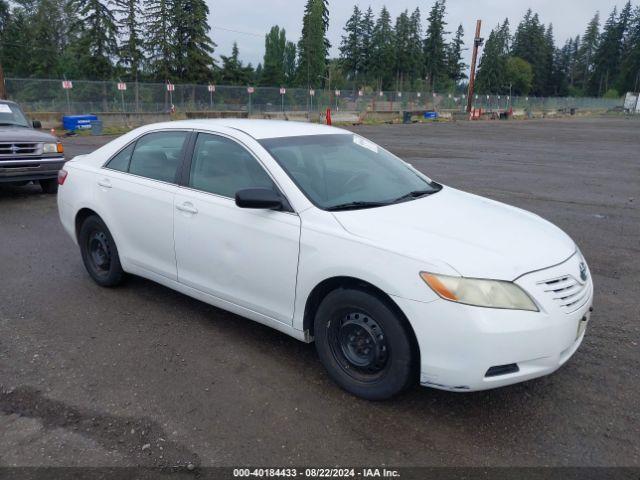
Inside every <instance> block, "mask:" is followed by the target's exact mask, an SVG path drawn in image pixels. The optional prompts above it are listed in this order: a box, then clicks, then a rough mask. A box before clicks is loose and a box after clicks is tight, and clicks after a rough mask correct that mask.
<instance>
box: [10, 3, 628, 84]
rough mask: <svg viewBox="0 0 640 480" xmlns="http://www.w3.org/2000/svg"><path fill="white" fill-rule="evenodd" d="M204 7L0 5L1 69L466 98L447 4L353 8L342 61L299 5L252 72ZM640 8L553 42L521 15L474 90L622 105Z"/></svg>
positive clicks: (494, 37)
mask: <svg viewBox="0 0 640 480" xmlns="http://www.w3.org/2000/svg"><path fill="white" fill-rule="evenodd" d="M210 14H211V12H210V11H209V8H208V6H207V4H206V2H205V0H13V1H12V2H11V3H9V2H8V1H7V0H0V62H1V63H2V66H3V69H4V71H5V73H6V74H7V75H12V76H19V77H39V78H61V77H65V76H66V77H67V78H73V79H92V80H107V79H108V80H112V79H116V78H121V79H123V80H125V81H159V82H164V81H172V82H184V83H220V84H227V85H262V86H292V87H294V86H299V87H310V88H320V87H322V86H326V87H331V88H353V89H356V88H358V89H368V90H371V91H373V90H378V89H382V90H398V91H402V90H430V91H438V92H447V91H448V92H454V91H456V90H457V91H464V90H465V89H466V79H467V74H466V72H467V68H468V66H467V65H466V64H465V62H464V61H463V51H464V50H465V46H464V40H463V37H464V30H463V27H462V25H459V26H457V28H455V31H449V30H448V24H447V21H446V0H435V1H434V3H433V4H432V5H431V8H430V9H429V11H428V14H427V15H426V18H424V20H423V16H422V12H421V11H420V9H419V8H415V9H414V10H413V11H411V12H410V11H409V10H405V11H403V12H401V13H400V15H399V16H398V17H396V18H395V19H393V18H392V17H391V14H390V13H389V10H388V9H387V8H386V7H383V8H382V9H381V10H380V12H378V13H377V14H376V13H374V12H373V10H372V9H371V7H369V8H367V9H366V10H361V9H360V8H359V7H358V6H354V8H353V12H352V14H351V16H350V17H349V19H348V20H347V22H346V24H345V25H344V29H343V35H342V38H341V41H340V45H339V52H340V54H339V56H338V58H330V56H329V50H330V48H331V44H330V42H329V40H328V38H327V30H328V26H329V4H328V0H307V2H306V5H305V9H304V14H303V18H302V34H301V37H300V38H299V39H298V40H297V41H294V40H293V39H288V38H287V34H286V31H285V30H284V29H283V28H280V27H279V26H278V25H275V26H273V27H271V29H270V30H269V32H268V33H267V34H266V35H265V52H264V58H263V61H262V62H261V63H259V64H258V65H257V66H256V67H254V66H253V65H252V64H251V63H245V62H243V61H242V60H241V58H240V51H239V48H238V45H237V43H234V45H233V48H232V51H231V53H230V54H229V55H219V59H215V58H214V53H215V49H216V47H217V46H216V44H215V43H214V41H213V39H212V37H211V32H210V26H209V16H210ZM639 83H640V7H635V8H634V7H633V6H632V5H631V2H630V1H629V2H628V3H627V4H626V5H625V6H624V7H623V9H622V10H620V11H619V12H618V10H617V9H615V8H614V9H613V11H612V12H611V13H610V15H609V17H608V18H607V20H606V21H605V22H604V25H602V26H601V25H600V17H599V14H596V15H595V16H594V17H593V19H592V20H591V22H589V24H588V26H587V27H586V29H585V32H584V34H583V35H580V36H577V37H575V38H571V39H569V40H568V41H567V42H566V43H565V44H564V45H563V46H562V47H558V46H556V44H555V39H554V35H553V26H552V25H544V24H543V23H542V22H541V20H540V17H539V15H538V14H537V13H533V12H532V11H531V10H528V11H527V12H526V14H525V15H524V18H523V19H522V20H521V21H520V23H519V24H518V25H517V27H516V29H515V31H514V33H513V34H511V31H510V25H509V21H508V20H505V21H504V22H503V23H501V24H500V25H497V26H496V27H495V28H494V29H493V30H492V31H491V33H490V34H489V36H488V38H487V40H486V42H485V45H484V48H483V51H482V56H481V58H480V62H479V67H478V76H477V88H476V91H477V92H478V93H491V94H499V93H507V92H509V91H510V92H512V93H513V94H523V95H527V94H530V95H541V96H542V95H544V96H552V95H560V96H565V95H572V96H581V95H590V96H601V95H608V96H614V95H615V96H618V95H620V94H623V93H624V92H626V91H627V90H636V91H637V90H638V88H640V86H639Z"/></svg>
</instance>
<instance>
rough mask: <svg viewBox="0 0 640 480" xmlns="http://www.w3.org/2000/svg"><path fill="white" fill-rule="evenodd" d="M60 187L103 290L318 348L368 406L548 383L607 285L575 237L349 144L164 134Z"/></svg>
mask: <svg viewBox="0 0 640 480" xmlns="http://www.w3.org/2000/svg"><path fill="white" fill-rule="evenodd" d="M58 183H59V193H58V207H59V212H60V219H61V221H62V224H63V225H64V227H65V229H66V231H67V232H68V233H69V235H70V236H71V238H72V239H73V240H74V242H76V243H77V245H78V246H79V250H80V253H81V256H82V260H83V262H84V265H85V267H86V269H87V271H88V273H89V275H90V276H91V277H92V278H93V280H94V281H95V282H97V283H98V284H99V285H102V286H104V287H113V286H116V285H118V284H120V283H121V282H122V281H123V280H124V279H125V278H126V276H127V275H128V274H132V275H138V276H141V277H145V278H147V279H150V280H152V281H155V282H158V283H160V284H162V285H165V286H167V287H169V288H172V289H175V290H177V291H179V292H182V293H184V294H186V295H189V296H192V297H194V298H197V299H199V300H202V301H204V302H207V303H209V304H212V305H215V306H217V307H220V308H222V309H225V310H228V311H231V312H234V313H236V314H238V315H241V316H244V317H247V318H249V319H251V320H254V321H257V322H260V323H263V324H265V325H268V326H270V327H273V328H275V329H277V330H279V331H281V332H284V333H286V334H288V335H291V336H293V337H295V338H297V339H299V340H302V341H305V342H312V341H313V342H315V347H316V350H317V352H318V357H319V359H320V362H321V363H322V364H323V365H324V367H325V368H326V370H327V372H328V374H329V375H330V377H331V378H332V379H333V380H334V381H335V382H336V383H337V384H338V385H340V386H341V387H342V388H344V389H345V390H347V391H349V392H351V393H353V394H355V395H358V396H360V397H363V398H367V399H372V400H376V399H385V398H389V397H391V396H393V395H395V394H397V393H398V392H400V391H402V390H403V389H405V388H406V387H408V386H410V385H412V384H415V383H418V382H419V383H420V384H422V385H424V386H429V387H435V388H439V389H445V390H451V391H459V392H469V391H474V390H484V389H490V388H495V387H500V386H504V385H509V384H513V383H516V382H521V381H524V380H529V379H532V378H536V377H540V376H543V375H547V374H550V373H552V372H554V371H555V370H556V369H558V368H559V367H560V366H561V365H562V364H564V363H565V362H566V361H567V360H568V359H569V358H570V357H571V356H572V355H573V353H574V352H575V351H576V350H577V348H578V347H579V345H580V343H581V342H582V340H583V338H584V335H585V330H586V326H587V323H588V320H589V316H590V312H591V304H592V298H593V284H592V280H591V275H590V272H589V269H588V267H587V264H586V262H585V259H584V258H583V256H582V254H581V253H580V250H579V249H578V247H577V246H576V244H575V243H574V242H573V241H572V240H571V238H569V237H568V236H567V235H566V234H565V233H564V232H562V231H561V230H560V229H559V228H557V227H555V226H554V225H552V224H551V223H549V222H547V221H545V220H543V219H542V218H540V217H539V216H537V215H534V214H532V213H529V212H526V211H524V210H521V209H518V208H515V207H511V206H508V205H505V204H502V203H499V202H496V201H492V200H489V199H486V198H482V197H479V196H476V195H472V194H469V193H465V192H462V191H460V190H457V189H455V188H452V187H449V186H446V185H442V184H440V183H438V182H436V181H434V180H432V179H431V178H429V177H427V176H425V175H424V174H423V173H421V172H420V171H418V170H417V169H415V168H414V167H412V166H411V165H410V164H408V163H405V162H404V161H402V160H401V159H399V158H398V157H396V156H394V155H393V154H391V153H389V152H388V151H386V150H385V149H384V148H382V147H380V146H378V145H376V144H375V143H373V142H371V141H369V140H367V139H366V138H363V137H361V136H359V135H357V134H354V133H352V132H349V131H345V130H341V129H338V128H332V127H327V126H322V125H315V124H306V123H295V122H280V121H267V120H238V119H235V120H231V119H229V120H188V121H176V122H169V123H160V124H154V125H147V126H144V127H141V128H138V129H136V130H133V131H131V132H130V133H128V134H126V135H123V136H121V137H119V138H117V139H115V140H113V141H112V142H110V143H108V144H107V145H105V146H103V147H101V148H99V149H98V150H96V151H95V152H93V153H91V154H89V155H81V156H78V157H75V158H74V159H72V160H71V161H69V162H68V163H67V164H66V165H65V166H64V169H63V170H61V171H60V174H59V178H58Z"/></svg>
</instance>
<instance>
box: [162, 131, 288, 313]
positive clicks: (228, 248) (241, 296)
mask: <svg viewBox="0 0 640 480" xmlns="http://www.w3.org/2000/svg"><path fill="white" fill-rule="evenodd" d="M186 183H187V185H185V186H184V187H182V188H179V189H178V193H176V195H175V197H174V199H175V200H174V206H175V211H174V215H175V235H174V236H175V247H176V258H177V265H178V281H179V282H181V283H184V284H185V285H188V286H190V287H193V288H196V289H198V290H200V291H203V292H205V293H209V294H211V295H214V296H216V297H218V298H221V299H223V300H226V301H228V302H231V303H234V304H236V305H240V306H242V307H245V308H248V309H250V310H253V311H255V312H258V313H261V314H263V315H266V316H268V317H271V318H273V319H275V320H278V321H281V322H283V323H286V324H291V323H292V319H293V307H294V300H295V288H296V275H297V270H298V250H299V241H300V219H299V217H298V216H297V215H296V214H294V213H292V212H285V211H274V210H249V209H243V208H239V207H237V206H236V204H235V193H236V192H237V191H238V190H241V189H244V188H251V187H262V188H273V189H277V187H276V185H275V184H274V182H273V181H272V180H271V178H270V176H269V175H268V174H267V172H266V171H265V170H264V168H263V167H262V165H261V164H260V163H259V162H258V160H257V159H256V158H255V157H254V156H253V155H252V154H251V153H250V152H249V151H248V150H247V149H246V148H245V147H244V146H242V145H240V144H239V143H237V142H236V141H234V140H231V139H230V138H227V137H225V136H222V135H213V134H207V133H199V134H198V137H197V139H196V142H195V147H194V152H193V157H192V159H191V168H190V172H189V175H188V180H187V182H186Z"/></svg>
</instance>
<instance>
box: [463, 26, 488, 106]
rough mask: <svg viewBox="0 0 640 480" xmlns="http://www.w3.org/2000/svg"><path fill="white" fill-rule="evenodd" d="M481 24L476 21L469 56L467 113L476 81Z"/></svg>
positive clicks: (481, 40) (480, 42) (481, 39)
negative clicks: (470, 54) (471, 49)
mask: <svg viewBox="0 0 640 480" xmlns="http://www.w3.org/2000/svg"><path fill="white" fill-rule="evenodd" d="M481 26H482V20H478V21H477V22H476V36H475V38H474V39H473V56H472V57H471V72H470V74H469V92H468V95H467V113H471V104H472V102H473V100H472V98H473V87H474V84H475V82H476V62H477V60H478V48H479V47H480V46H481V45H482V43H483V42H484V39H483V38H480V27H481Z"/></svg>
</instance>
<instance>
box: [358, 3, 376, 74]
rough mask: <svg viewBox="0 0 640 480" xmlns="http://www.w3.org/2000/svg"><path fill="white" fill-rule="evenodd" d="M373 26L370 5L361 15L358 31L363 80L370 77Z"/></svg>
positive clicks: (373, 21)
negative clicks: (360, 39) (360, 40)
mask: <svg viewBox="0 0 640 480" xmlns="http://www.w3.org/2000/svg"><path fill="white" fill-rule="evenodd" d="M374 26H375V19H374V16H373V10H372V8H371V7H369V8H367V11H366V12H365V13H364V15H363V16H362V26H361V27H360V32H361V35H362V42H361V51H362V56H361V59H360V61H361V65H360V68H361V70H362V77H363V81H364V82H368V81H369V80H370V79H371V69H372V66H373V65H372V63H371V55H372V51H373V46H372V42H373V28H374Z"/></svg>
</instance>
